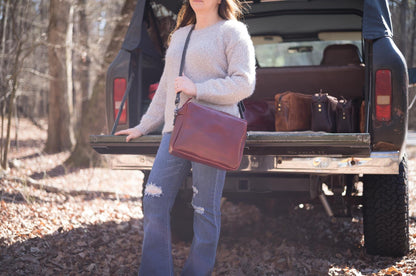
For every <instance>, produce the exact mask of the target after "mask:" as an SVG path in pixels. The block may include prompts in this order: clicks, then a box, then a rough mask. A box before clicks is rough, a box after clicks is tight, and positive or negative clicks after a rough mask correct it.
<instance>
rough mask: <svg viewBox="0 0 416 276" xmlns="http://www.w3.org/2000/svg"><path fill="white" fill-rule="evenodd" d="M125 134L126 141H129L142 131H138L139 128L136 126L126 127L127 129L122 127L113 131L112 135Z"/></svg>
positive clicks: (140, 134)
mask: <svg viewBox="0 0 416 276" xmlns="http://www.w3.org/2000/svg"><path fill="white" fill-rule="evenodd" d="M123 134H125V135H127V137H126V142H128V141H130V140H131V139H134V138H137V137H140V136H142V135H143V133H141V132H140V130H138V129H137V128H134V127H133V128H128V129H124V130H120V131H117V132H116V133H114V135H123Z"/></svg>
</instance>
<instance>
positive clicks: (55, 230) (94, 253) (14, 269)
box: [0, 120, 416, 275]
mask: <svg viewBox="0 0 416 276" xmlns="http://www.w3.org/2000/svg"><path fill="white" fill-rule="evenodd" d="M20 127H21V129H24V131H22V134H21V135H20V134H19V135H20V138H19V139H20V140H19V141H20V142H19V146H20V148H19V150H18V151H12V152H11V154H12V159H15V161H14V162H13V166H14V167H13V168H12V169H11V170H10V171H9V172H7V173H6V174H4V175H2V176H1V178H0V208H1V209H0V221H1V224H0V275H137V271H138V267H139V264H140V255H141V252H140V248H141V243H142V237H143V232H142V217H143V216H142V212H141V200H140V193H141V192H140V191H141V179H142V175H141V174H140V173H138V172H131V171H114V170H110V169H105V168H100V169H83V170H72V171H70V170H66V169H65V168H64V167H63V166H62V163H63V161H64V160H65V158H66V157H67V156H68V153H61V154H55V155H46V154H42V152H41V150H42V145H43V143H44V141H45V138H46V134H45V131H43V130H39V129H37V128H36V127H33V126H32V125H31V124H30V123H29V122H27V121H25V120H22V121H21V124H20ZM409 157H410V160H409V168H410V169H411V170H410V172H409V179H410V180H411V186H410V197H411V201H410V208H411V216H415V213H414V212H415V210H416V208H415V205H414V204H415V200H414V199H415V198H416V189H415V188H414V183H415V180H416V172H415V170H414V168H416V161H415V159H416V158H415V157H416V149H412V150H411V151H410V153H409ZM29 177H30V178H32V179H34V180H33V181H28V179H29ZM35 184H36V185H35ZM42 185H45V186H44V187H42ZM222 212H223V216H222V232H221V238H220V242H219V246H218V253H217V263H216V266H215V270H214V275H416V254H415V253H416V252H415V243H416V220H414V219H412V220H411V228H410V235H411V252H410V253H409V255H408V256H406V257H403V258H384V257H377V256H369V255H367V254H365V251H364V249H363V233H362V217H361V214H360V210H354V212H353V217H352V218H338V219H330V218H329V217H327V216H326V214H325V212H323V210H322V208H321V206H320V205H319V204H315V203H312V204H306V205H304V207H303V208H300V207H297V208H293V209H292V210H291V211H290V212H289V213H287V214H284V215H280V216H271V215H266V214H264V213H262V212H260V211H259V209H258V208H257V207H256V206H254V205H250V204H244V203H232V202H230V201H225V202H224V204H223V205H222ZM189 248H190V244H189V243H187V242H175V243H174V244H173V252H172V253H173V257H174V264H175V273H176V274H179V273H180V270H181V267H182V266H183V264H184V262H185V260H186V257H187V254H188V253H189Z"/></svg>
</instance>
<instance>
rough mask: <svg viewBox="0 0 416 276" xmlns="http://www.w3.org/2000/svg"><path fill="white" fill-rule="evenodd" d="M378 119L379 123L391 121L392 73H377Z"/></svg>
mask: <svg viewBox="0 0 416 276" xmlns="http://www.w3.org/2000/svg"><path fill="white" fill-rule="evenodd" d="M375 91H376V119H377V121H390V120H391V71H390V70H386V69H383V70H378V71H377V72H376V87H375Z"/></svg>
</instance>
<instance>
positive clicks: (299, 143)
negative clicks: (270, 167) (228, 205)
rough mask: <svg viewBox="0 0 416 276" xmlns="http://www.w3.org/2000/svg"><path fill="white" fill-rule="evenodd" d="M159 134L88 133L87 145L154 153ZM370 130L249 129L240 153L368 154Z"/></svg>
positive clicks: (115, 151) (105, 150) (105, 151)
mask: <svg viewBox="0 0 416 276" xmlns="http://www.w3.org/2000/svg"><path fill="white" fill-rule="evenodd" d="M161 138H162V136H161V135H146V136H142V137H139V138H136V139H133V140H131V141H130V142H128V143H127V142H126V141H125V140H126V137H125V136H115V135H91V136H90V145H91V146H92V147H93V148H94V150H96V151H97V152H98V153H101V154H156V152H157V149H158V146H159V144H160V141H161ZM370 143H371V139H370V134H368V133H326V132H312V131H310V132H309V131H302V132H260V131H249V132H248V133H247V142H246V147H245V150H244V154H250V155H284V156H292V155H296V156H317V155H331V156H369V155H370Z"/></svg>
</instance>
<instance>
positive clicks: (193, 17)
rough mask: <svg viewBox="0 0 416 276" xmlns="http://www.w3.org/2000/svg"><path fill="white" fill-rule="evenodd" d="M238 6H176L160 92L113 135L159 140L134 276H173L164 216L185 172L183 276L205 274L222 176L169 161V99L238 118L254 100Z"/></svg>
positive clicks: (250, 53)
mask: <svg viewBox="0 0 416 276" xmlns="http://www.w3.org/2000/svg"><path fill="white" fill-rule="evenodd" d="M239 15H241V10H240V6H239V4H238V0H190V1H186V2H185V3H184V5H183V6H182V9H181V11H180V12H179V15H178V21H177V26H176V29H175V30H174V31H173V34H172V36H171V41H170V45H169V48H168V50H167V52H166V63H165V68H164V71H163V74H162V77H161V80H160V83H159V88H158V90H157V92H156V94H155V97H154V98H153V100H152V102H151V104H150V106H149V109H148V111H147V112H146V114H145V115H144V116H143V117H142V119H141V122H140V124H139V125H137V126H136V127H134V128H130V129H127V130H122V131H119V132H117V133H116V135H120V134H125V135H127V138H126V141H127V142H128V141H129V140H131V139H133V138H136V137H139V136H141V135H145V134H147V133H149V132H151V131H153V130H155V129H157V128H158V127H159V126H160V125H161V124H162V123H163V122H164V127H163V130H162V133H163V137H162V141H161V144H160V147H159V150H158V152H157V155H156V158H155V161H154V165H153V168H152V171H151V173H150V175H149V179H148V182H147V183H146V188H145V192H144V198H143V208H144V240H143V248H142V250H143V252H142V260H141V265H140V272H139V275H163V276H165V275H173V260H172V255H171V235H170V210H171V208H172V205H173V203H174V201H175V197H176V194H177V192H178V189H179V187H180V186H181V184H182V183H183V182H184V180H185V178H186V176H187V175H188V173H189V171H190V169H191V168H192V179H193V190H194V196H193V199H192V206H193V207H194V238H193V241H192V246H191V251H190V254H189V257H188V259H187V261H186V263H185V266H184V268H183V272H182V274H183V275H210V274H211V272H212V271H213V268H214V264H215V255H216V250H217V244H218V239H219V234H220V223H221V213H220V200H221V196H222V189H223V186H224V180H225V174H226V172H225V171H223V170H219V169H216V168H213V167H209V166H206V165H203V164H200V163H196V162H190V161H188V160H184V159H181V158H179V157H175V156H172V155H170V154H169V151H168V148H169V140H170V136H171V132H172V130H173V118H174V109H175V96H176V93H178V92H182V93H181V95H180V96H181V101H180V106H182V105H183V104H184V103H185V102H186V100H187V99H189V98H193V101H195V102H198V103H200V104H203V105H206V106H209V107H212V108H215V109H217V110H221V111H224V112H227V113H229V114H232V115H235V116H239V110H238V107H237V103H238V102H239V101H241V100H243V99H244V98H247V97H248V96H250V95H251V94H252V93H253V90H254V84H255V57H254V48H253V44H252V42H251V39H250V36H249V34H248V31H247V28H246V26H245V25H244V24H243V23H241V22H239V21H237V20H236V18H237V17H238V16H239ZM192 27H194V30H193V32H192V34H191V37H190V41H189V46H188V50H187V53H186V61H185V67H184V74H183V75H182V76H178V72H179V67H180V62H181V56H182V51H183V47H184V44H185V40H186V37H187V35H188V33H189V31H190V30H191V28H192Z"/></svg>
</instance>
